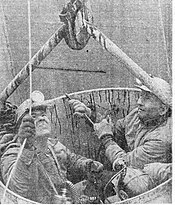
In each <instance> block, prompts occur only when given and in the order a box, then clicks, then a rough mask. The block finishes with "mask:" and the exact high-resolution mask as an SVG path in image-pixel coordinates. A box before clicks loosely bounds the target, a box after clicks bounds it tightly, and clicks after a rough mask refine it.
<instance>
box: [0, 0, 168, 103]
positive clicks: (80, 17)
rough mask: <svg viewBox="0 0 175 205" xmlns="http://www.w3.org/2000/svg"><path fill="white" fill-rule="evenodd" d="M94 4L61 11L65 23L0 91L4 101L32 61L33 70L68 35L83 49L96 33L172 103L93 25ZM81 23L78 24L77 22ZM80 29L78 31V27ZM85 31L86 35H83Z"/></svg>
mask: <svg viewBox="0 0 175 205" xmlns="http://www.w3.org/2000/svg"><path fill="white" fill-rule="evenodd" d="M90 11H91V10H90V5H89V4H88V1H85V0H71V1H70V3H68V4H67V6H66V7H64V8H63V11H62V12H61V14H60V19H61V21H62V22H63V23H64V24H63V25H62V26H61V27H60V28H59V29H58V30H57V31H56V32H55V33H54V34H53V35H52V36H51V37H50V39H49V40H48V41H47V42H46V43H45V44H44V45H43V46H42V48H41V49H40V50H39V51H38V52H37V53H36V54H35V55H34V56H33V57H32V59H31V60H30V61H29V62H28V63H27V64H26V65H25V66H24V68H23V69H22V70H21V71H20V72H19V73H18V74H17V75H16V76H15V78H14V79H13V80H12V81H11V82H10V83H9V84H8V86H7V87H6V88H5V89H4V90H3V91H2V93H1V94H0V102H1V104H2V105H3V103H4V102H5V101H6V100H7V98H8V97H9V96H10V95H11V94H12V93H13V92H14V91H15V90H16V89H17V87H18V86H19V85H20V84H21V83H22V82H23V81H24V80H25V79H26V78H27V77H28V76H29V65H30V64H31V65H33V67H32V71H33V70H34V69H35V68H36V67H37V66H38V65H39V64H40V63H41V61H42V60H44V59H45V58H46V57H47V56H48V55H49V53H50V52H51V51H52V50H53V49H54V48H55V47H56V46H57V45H58V44H59V43H60V42H61V40H62V39H63V38H64V39H65V41H66V43H67V45H68V46H69V47H70V48H71V49H75V50H80V49H83V48H84V47H85V45H86V44H87V43H88V40H89V38H90V36H92V37H93V38H94V39H95V40H96V41H98V42H99V44H100V45H101V46H102V47H103V48H104V49H105V50H106V51H108V52H109V53H111V54H112V55H113V56H115V57H116V58H117V59H118V60H120V61H121V62H122V63H124V64H125V65H126V68H127V69H128V71H129V72H131V73H132V74H133V75H134V76H135V77H137V78H138V79H140V80H141V81H142V83H144V84H145V85H146V86H147V87H148V88H149V89H150V90H152V91H153V93H156V95H157V96H158V97H159V98H160V99H161V100H162V101H163V102H164V103H165V104H168V105H169V106H171V105H172V99H167V97H166V96H165V95H164V94H163V92H162V90H161V88H160V86H159V85H157V84H156V83H155V82H154V80H153V78H152V77H150V76H149V75H148V74H147V73H146V72H145V71H144V70H143V69H142V68H141V67H140V66H139V65H137V64H136V63H135V62H134V61H133V60H132V59H131V58H130V57H128V56H127V55H126V54H125V53H124V52H123V51H122V50H121V49H120V48H119V47H118V46H117V45H115V44H114V43H113V42H112V41H111V40H110V39H109V38H108V37H106V36H105V35H104V34H103V33H102V32H101V31H100V30H99V29H97V28H96V27H94V26H93V17H92V15H91V12H90ZM77 24H78V25H77ZM76 29H77V31H75V30H76ZM81 32H82V33H83V35H81Z"/></svg>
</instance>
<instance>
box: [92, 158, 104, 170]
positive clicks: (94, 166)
mask: <svg viewBox="0 0 175 205" xmlns="http://www.w3.org/2000/svg"><path fill="white" fill-rule="evenodd" d="M88 167H89V168H88V169H89V172H100V171H103V169H104V166H103V164H102V163H100V162H98V161H93V160H92V161H89V162H88Z"/></svg>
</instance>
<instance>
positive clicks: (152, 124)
mask: <svg viewBox="0 0 175 205" xmlns="http://www.w3.org/2000/svg"><path fill="white" fill-rule="evenodd" d="M137 110H138V109H137V108H136V109H134V110H132V111H131V112H130V113H129V114H128V115H127V116H126V117H125V118H123V119H120V120H118V121H117V122H116V123H115V124H114V133H113V136H112V137H107V138H104V139H103V140H102V141H103V144H104V145H105V148H106V149H105V152H106V156H107V158H108V159H109V160H110V162H111V163H113V162H114V161H115V160H116V161H117V160H118V159H123V160H124V161H125V162H126V163H127V165H128V166H133V167H135V168H141V169H143V167H144V165H145V164H148V163H153V162H162V163H167V162H171V145H172V133H171V126H172V125H171V118H168V119H167V120H165V121H163V122H161V121H155V120H152V121H148V122H146V123H143V122H141V120H140V119H139V117H138V114H137ZM119 145H120V146H119Z"/></svg>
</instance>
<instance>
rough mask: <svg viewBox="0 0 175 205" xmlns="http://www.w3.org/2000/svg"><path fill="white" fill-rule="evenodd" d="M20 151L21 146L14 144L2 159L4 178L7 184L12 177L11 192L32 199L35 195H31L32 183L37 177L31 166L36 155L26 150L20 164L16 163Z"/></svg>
mask: <svg viewBox="0 0 175 205" xmlns="http://www.w3.org/2000/svg"><path fill="white" fill-rule="evenodd" d="M19 149H20V144H12V145H11V147H9V149H7V151H6V152H5V153H4V154H3V156H2V158H1V164H2V177H3V181H4V183H5V184H6V183H7V180H8V179H9V177H11V178H10V183H9V189H10V190H12V191H14V192H15V193H17V194H19V195H21V196H23V197H26V198H30V199H31V196H32V195H33V194H31V187H32V182H33V180H34V177H35V175H36V174H35V169H34V166H31V162H32V158H33V155H34V153H33V151H29V150H27V149H24V150H23V153H22V155H21V157H20V158H19V160H18V162H16V160H17V156H18V152H19ZM31 173H32V176H31ZM32 190H33V189H32ZM29 191H30V192H29ZM30 195H31V196H30Z"/></svg>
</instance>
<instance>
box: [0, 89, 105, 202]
mask: <svg viewBox="0 0 175 205" xmlns="http://www.w3.org/2000/svg"><path fill="white" fill-rule="evenodd" d="M32 100H33V104H32V114H31V115H29V114H28V112H29V105H30V101H29V100H26V101H25V102H24V103H23V104H22V105H21V106H19V108H18V123H19V129H18V130H17V134H16V138H17V140H16V142H14V143H11V144H10V145H9V146H8V147H7V148H6V150H5V152H4V154H3V156H2V159H1V163H2V177H3V180H4V182H5V183H7V180H8V178H9V175H10V174H11V179H10V183H9V188H10V189H11V190H12V191H14V192H15V193H17V194H19V195H21V196H23V197H25V198H28V199H30V200H33V201H36V202H39V203H45V204H46V203H60V201H55V199H56V197H55V195H57V196H58V195H61V193H62V189H63V188H65V187H66V188H67V189H68V194H69V197H72V199H73V201H74V202H78V198H76V197H78V196H72V195H73V194H74V193H73V190H72V189H71V187H72V184H71V182H69V181H68V180H67V176H66V175H67V171H68V170H69V171H70V170H71V171H73V170H74V169H76V170H79V172H80V173H83V174H84V176H86V170H87V167H88V166H89V164H90V163H93V165H94V167H93V168H94V169H96V171H99V170H101V169H103V165H102V164H101V163H100V162H97V161H93V160H91V159H87V158H85V157H82V156H80V155H76V154H74V153H71V152H70V150H68V149H67V148H66V147H65V146H64V145H63V144H61V143H60V142H59V141H58V140H57V139H52V138H51V137H52V136H51V123H50V120H49V118H48V110H47V106H46V105H43V102H44V96H43V94H42V93H41V92H39V91H35V92H34V93H32ZM25 139H26V144H25V147H24V149H23V151H22V154H21V157H20V158H19V160H18V162H17V164H16V165H15V161H16V160H17V155H18V153H19V150H20V146H21V144H22V143H23V142H24V140H25ZM14 165H15V169H13V168H14ZM11 172H12V173H11ZM68 185H70V186H68Z"/></svg>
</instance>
